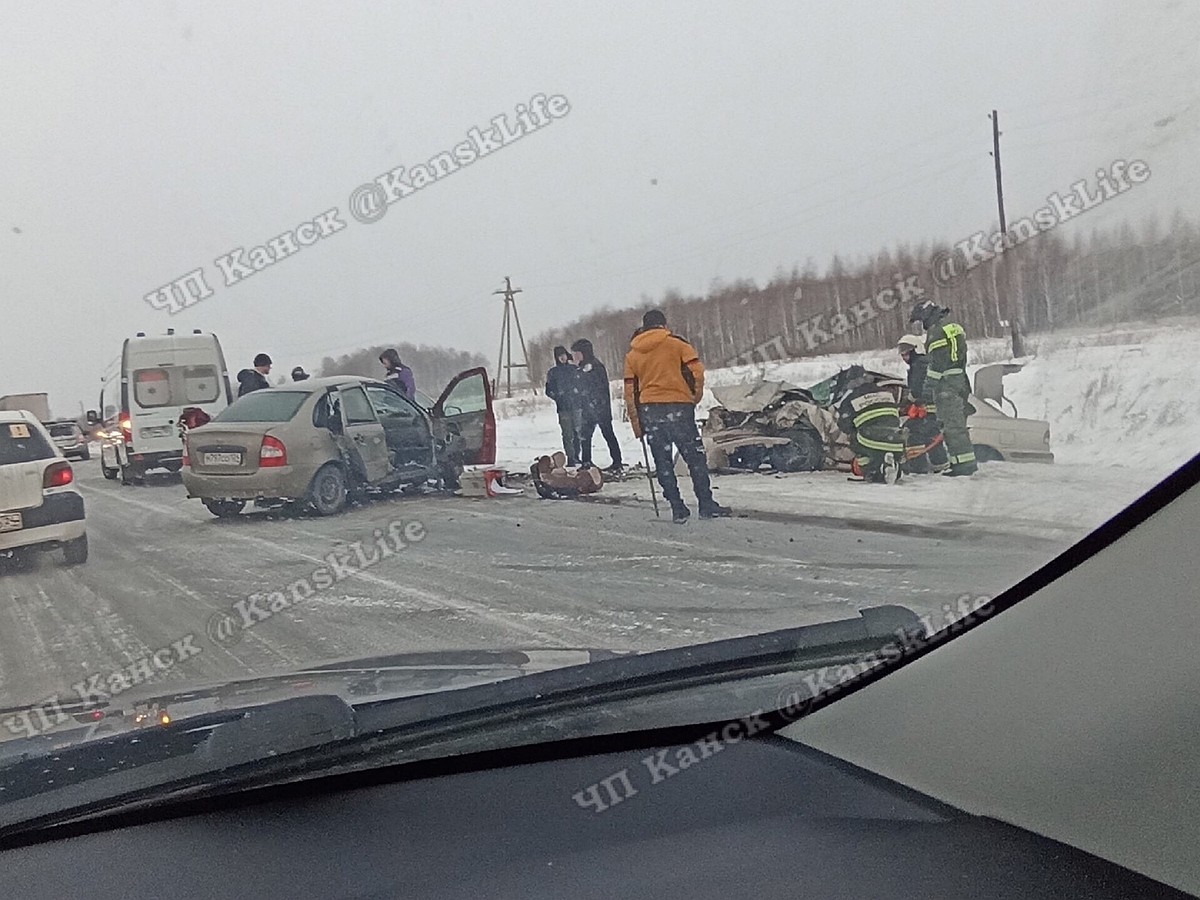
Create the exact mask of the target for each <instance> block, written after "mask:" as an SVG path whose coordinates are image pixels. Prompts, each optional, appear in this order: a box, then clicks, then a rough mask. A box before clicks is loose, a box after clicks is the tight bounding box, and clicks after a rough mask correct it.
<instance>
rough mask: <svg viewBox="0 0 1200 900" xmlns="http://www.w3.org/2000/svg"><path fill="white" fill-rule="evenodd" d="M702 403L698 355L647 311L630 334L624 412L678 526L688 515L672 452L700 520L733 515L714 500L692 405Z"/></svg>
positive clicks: (660, 315)
mask: <svg viewBox="0 0 1200 900" xmlns="http://www.w3.org/2000/svg"><path fill="white" fill-rule="evenodd" d="M703 397H704V364H703V363H701V362H700V354H699V353H697V352H696V348H695V347H693V346H692V345H691V344H689V343H688V342H687V341H686V340H684V339H683V338H682V337H680V336H679V335H676V334H672V333H671V332H670V330H668V328H667V317H666V315H665V314H664V313H663V312H662V310H658V309H652V310H650V311H649V312H647V313H646V314H645V315H644V316H643V317H642V327H641V328H639V329H638V330H637V331H636V332H635V333H634V335H633V340H632V341H630V346H629V353H628V354H627V355H626V357H625V406H626V408H627V409H628V410H629V424H630V425H632V426H633V434H634V437H636V438H639V439H641V438H642V436H643V435H645V438H646V441H647V443H648V444H649V445H650V452H651V453H652V454H653V456H654V469H655V471H656V472H657V474H658V483H659V484H660V485H661V486H662V491H663V496H664V497H665V498H666V499H667V502H669V503H670V504H671V514H672V519H673V520H674V521H675V522H676V523H677V524H682V523H683V522H686V521H687V520H688V517H689V516H690V515H691V511H690V510H689V509H688V508H687V506H686V505H685V504H684V502H683V498H682V497H681V495H680V493H679V482H678V479H676V477H675V466H674V459H673V456H674V453H673V448H674V447H678V448H679V455H680V456H682V457H683V459H684V462H686V463H687V467H688V472H689V473H690V474H691V476H692V488H693V489H694V490H695V492H696V500H697V502H698V503H699V507H700V517H701V518H704V519H715V518H719V517H724V516H728V515H731V512H730V510H729V508H728V507H726V506H721V505H720V504H719V503H717V502H716V501H715V500H714V499H713V495H712V483H711V481H710V480H709V476H708V460H707V458H706V456H705V453H704V444H703V442H702V441H701V440H700V431H699V429H698V428H697V427H696V404H697V403H699V402H700V401H701V399H703Z"/></svg>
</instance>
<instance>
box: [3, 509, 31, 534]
mask: <svg viewBox="0 0 1200 900" xmlns="http://www.w3.org/2000/svg"><path fill="white" fill-rule="evenodd" d="M24 527H25V526H24V523H23V522H22V521H21V514H20V513H0V532H4V531H20V530H21V529H22V528H24Z"/></svg>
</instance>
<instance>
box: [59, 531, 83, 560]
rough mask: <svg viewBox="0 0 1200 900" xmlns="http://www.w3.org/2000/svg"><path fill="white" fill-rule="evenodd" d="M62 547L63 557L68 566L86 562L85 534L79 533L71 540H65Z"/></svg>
mask: <svg viewBox="0 0 1200 900" xmlns="http://www.w3.org/2000/svg"><path fill="white" fill-rule="evenodd" d="M62 548H63V558H64V559H66V561H67V565H68V566H81V565H83V564H84V563H85V562H87V558H88V540H87V535H86V534H84V535H80V536H79V537H77V538H75V539H74V540H73V541H66V542H65V543H64V544H63V545H62Z"/></svg>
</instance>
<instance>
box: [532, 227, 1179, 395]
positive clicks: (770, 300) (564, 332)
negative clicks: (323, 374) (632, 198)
mask: <svg viewBox="0 0 1200 900" xmlns="http://www.w3.org/2000/svg"><path fill="white" fill-rule="evenodd" d="M952 251H953V247H952V246H951V245H949V244H947V243H945V242H941V243H923V244H921V245H918V246H916V247H911V246H900V247H898V248H897V249H895V250H894V251H888V250H883V251H881V252H880V253H879V254H877V255H876V256H874V257H872V258H869V259H866V260H863V261H858V262H853V263H848V262H845V261H844V260H842V259H841V258H840V257H838V256H834V258H833V259H832V260H831V262H830V264H829V266H828V267H827V268H826V270H825V272H824V273H819V272H818V271H817V269H816V267H815V265H814V264H813V263H812V262H811V261H810V262H808V263H807V264H806V265H805V267H804V269H803V270H801V269H799V268H798V267H795V268H793V269H792V271H791V272H790V273H786V272H784V271H783V270H782V269H780V270H778V271H777V272H776V274H775V276H774V277H773V278H772V279H771V281H770V282H769V283H768V284H766V285H765V286H763V287H759V286H758V285H756V284H755V283H754V282H753V281H745V280H741V281H737V282H734V283H732V284H723V283H721V282H719V281H718V282H714V284H713V285H712V286H711V287H710V289H709V291H708V293H707V294H705V295H704V296H691V297H687V296H683V295H682V294H680V293H679V292H678V291H667V292H666V293H665V294H664V296H663V297H662V298H661V299H660V300H658V301H653V300H652V299H651V298H649V297H645V296H643V297H642V299H641V302H640V303H638V304H637V305H633V306H630V307H628V308H626V309H619V310H611V309H605V310H602V311H599V312H594V313H591V314H589V315H586V316H583V317H581V318H579V319H576V320H575V321H573V322H571V323H569V324H567V325H565V326H563V327H561V328H555V329H552V330H550V331H546V332H544V333H542V334H539V335H538V336H536V337H535V338H534V339H533V341H532V342H531V343H530V344H529V353H530V361H531V363H532V365H533V369H534V371H535V372H536V371H539V370H541V371H544V370H545V369H547V368H549V366H550V365H552V364H553V359H552V352H553V347H554V346H555V345H556V344H563V345H567V346H569V345H570V344H571V342H572V341H574V340H575V339H577V338H581V337H586V338H588V339H589V340H590V341H592V344H593V345H594V346H595V349H596V353H597V355H598V356H599V357H600V358H601V359H602V360H604V361H605V362H606V363H607V364H608V365H609V367H610V369H611V370H612V374H613V377H614V378H616V377H618V376H619V373H620V364H621V361H622V360H623V359H624V357H625V353H626V351H627V350H628V348H629V339H630V337H631V335H632V333H633V331H634V329H635V328H636V327H637V326H638V325H640V324H641V315H642V313H643V312H644V311H645V310H647V309H650V308H651V307H655V306H657V307H659V308H661V309H663V310H664V311H665V312H666V314H667V318H668V322H669V324H670V327H671V329H672V330H673V331H675V332H676V333H678V334H681V335H683V336H685V337H686V338H688V340H690V341H691V342H692V343H693V344H695V346H696V349H697V350H698V351H699V352H700V354H701V356H702V358H703V359H704V360H705V362H706V364H707V365H709V366H710V367H718V366H722V365H727V364H733V362H734V361H735V360H741V361H743V362H751V361H757V360H754V359H751V358H750V356H751V351H753V350H754V349H755V348H761V350H762V352H763V353H764V354H766V355H770V356H773V358H781V357H788V358H794V357H804V356H816V355H823V354H827V353H843V352H859V351H865V350H875V349H881V348H886V347H889V346H892V345H893V344H894V343H895V341H896V340H897V339H898V338H899V337H900V336H901V335H902V334H904V333H905V332H906V331H908V325H907V321H908V315H909V312H910V309H911V306H912V303H911V288H912V287H913V286H914V285H919V286H920V287H921V288H923V289H924V290H925V291H926V292H927V295H928V296H930V297H931V298H933V299H934V300H935V301H936V302H938V303H940V304H941V305H943V306H949V307H950V308H951V309H952V310H954V314H955V317H956V318H957V319H958V321H959V322H960V324H962V326H963V327H964V328H965V329H966V330H967V334H968V335H970V336H974V337H999V336H1003V335H1006V334H1008V332H1009V325H1008V319H1009V316H1010V315H1013V314H1015V315H1016V316H1017V318H1018V320H1019V321H1021V323H1022V325H1023V328H1024V329H1025V330H1026V331H1027V332H1038V331H1048V330H1054V329H1058V328H1064V327H1072V326H1077V325H1090V324H1103V323H1115V322H1121V321H1128V320H1133V319H1137V320H1147V319H1150V320H1153V319H1158V318H1163V317H1167V316H1175V315H1197V314H1200V231H1198V229H1197V227H1196V226H1195V225H1194V224H1193V223H1192V222H1191V221H1190V220H1189V219H1187V218H1185V217H1184V216H1183V215H1182V214H1181V213H1176V214H1175V216H1174V217H1173V219H1172V221H1171V224H1170V227H1169V228H1167V229H1165V230H1164V229H1162V228H1161V227H1160V225H1159V224H1158V222H1157V221H1155V220H1149V221H1147V222H1146V223H1145V224H1144V225H1143V226H1142V227H1141V229H1140V230H1135V229H1134V228H1133V227H1132V226H1130V225H1129V224H1122V225H1120V226H1118V227H1116V228H1115V229H1111V230H1108V231H1098V230H1094V231H1093V232H1092V233H1091V235H1090V237H1087V238H1085V237H1084V235H1083V234H1082V233H1079V232H1076V233H1075V234H1074V236H1073V238H1071V239H1069V240H1068V239H1067V238H1066V237H1064V236H1063V235H1061V234H1059V233H1058V232H1057V231H1054V230H1050V231H1046V232H1043V233H1041V234H1038V235H1036V236H1033V237H1028V238H1027V239H1024V240H1023V242H1022V243H1019V244H1018V245H1017V246H1015V247H1014V248H1012V249H1010V250H1008V251H1007V252H1005V253H1003V254H1001V255H999V256H995V257H993V258H991V259H988V260H986V261H979V257H978V255H976V256H975V258H974V261H975V263H976V264H975V265H973V266H971V267H968V266H965V265H964V264H963V263H964V262H965V260H964V258H963V257H962V254H961V253H959V254H958V255H957V257H956V259H957V267H956V271H957V273H958V276H959V277H957V278H956V279H954V280H953V283H952V284H949V285H947V286H939V285H938V284H936V283H935V280H934V277H933V272H932V270H931V260H933V259H935V258H936V256H937V254H939V253H941V254H947V255H948V254H951V253H952ZM912 276H916V279H915V281H913V280H912ZM905 280H907V281H908V284H909V290H908V291H905V290H893V291H892V292H891V293H890V294H889V293H887V292H886V289H888V288H889V287H893V288H894V287H895V286H899V285H902V284H903V282H904V281H905ZM943 280H944V279H943ZM881 291H884V292H885V293H883V294H881V293H880V292H881ZM1010 301H1011V307H1010ZM780 351H783V352H780Z"/></svg>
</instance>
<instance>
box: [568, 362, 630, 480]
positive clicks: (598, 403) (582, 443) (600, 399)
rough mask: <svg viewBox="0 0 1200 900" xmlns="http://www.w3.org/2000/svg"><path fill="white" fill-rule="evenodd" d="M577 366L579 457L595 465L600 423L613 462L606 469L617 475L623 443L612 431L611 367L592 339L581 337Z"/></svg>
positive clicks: (619, 469)
mask: <svg viewBox="0 0 1200 900" xmlns="http://www.w3.org/2000/svg"><path fill="white" fill-rule="evenodd" d="M571 352H572V353H573V354H574V355H575V365H576V366H577V367H578V369H579V375H578V378H579V406H580V415H581V424H580V430H579V459H580V463H581V464H582V465H585V466H590V465H591V464H592V436H593V435H594V434H595V433H596V427H597V426H599V428H600V434H602V435H603V436H604V441H605V443H607V444H608V455H609V457H610V458H611V459H612V463H611V464H610V465H609V467H608V468H607V469H605V470H604V471H606V472H611V473H613V474H616V473H618V472H620V471H621V468H622V466H621V444H620V442H619V441H618V440H617V436H616V434H615V433H614V432H613V423H612V394H611V392H610V389H609V384H608V369H606V368H604V363H602V362H600V360H598V359H596V352H595V350H593V349H592V342H591V341H589V340H587V339H585V338H580V339H579V340H577V341H576V342H575V343H573V344H572V345H571Z"/></svg>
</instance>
